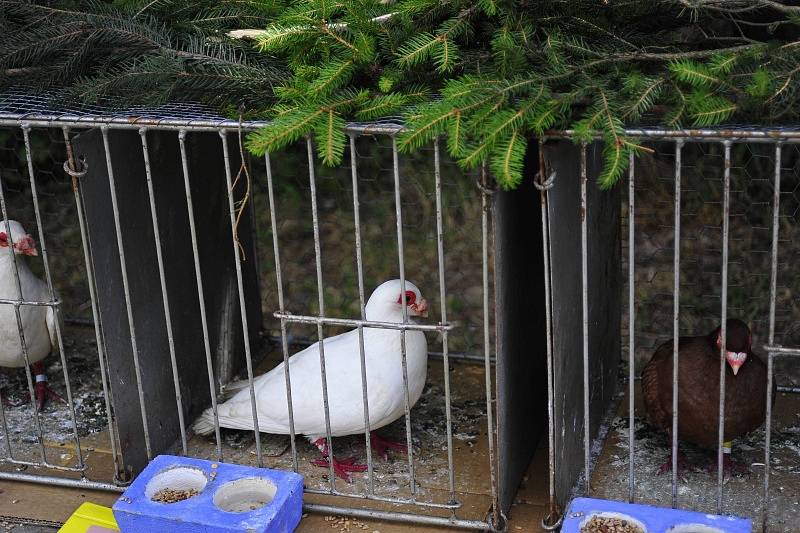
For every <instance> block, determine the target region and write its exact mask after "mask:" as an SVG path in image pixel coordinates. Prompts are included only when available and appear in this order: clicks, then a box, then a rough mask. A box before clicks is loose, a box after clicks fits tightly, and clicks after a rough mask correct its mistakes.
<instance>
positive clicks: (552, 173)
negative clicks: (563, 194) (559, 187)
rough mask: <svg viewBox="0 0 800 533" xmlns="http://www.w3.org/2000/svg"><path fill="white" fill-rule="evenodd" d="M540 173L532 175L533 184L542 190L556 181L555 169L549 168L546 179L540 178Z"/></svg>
mask: <svg viewBox="0 0 800 533" xmlns="http://www.w3.org/2000/svg"><path fill="white" fill-rule="evenodd" d="M542 175H543V174H542V172H541V171H540V172H537V173H536V175H535V176H534V177H533V186H534V187H536V188H537V189H539V190H540V191H542V192H544V191H548V190H550V189H552V188H553V185H555V183H556V171H555V170H551V171H550V175H549V176H548V177H547V179H546V180H543V179H542Z"/></svg>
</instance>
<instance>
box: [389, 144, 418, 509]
mask: <svg viewBox="0 0 800 533" xmlns="http://www.w3.org/2000/svg"><path fill="white" fill-rule="evenodd" d="M392 169H393V175H394V206H395V220H396V223H397V261H398V269H399V272H400V287H401V290H400V301H401V306H402V308H403V324H404V325H405V324H407V323H408V307H407V305H408V302H407V301H406V267H405V256H404V252H403V209H402V203H401V200H400V163H399V161H398V155H397V138H396V137H394V136H393V137H392ZM400 357H401V361H402V368H403V393H404V397H403V399H404V401H405V411H406V442H407V446H408V472H409V478H410V482H411V494H416V493H417V481H416V479H415V477H414V445H413V442H411V400H410V398H409V392H408V360H407V354H406V330H405V329H401V330H400Z"/></svg>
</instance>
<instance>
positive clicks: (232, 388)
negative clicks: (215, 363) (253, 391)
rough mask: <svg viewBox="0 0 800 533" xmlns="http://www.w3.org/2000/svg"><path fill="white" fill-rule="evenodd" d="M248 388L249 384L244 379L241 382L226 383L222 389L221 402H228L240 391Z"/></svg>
mask: <svg viewBox="0 0 800 533" xmlns="http://www.w3.org/2000/svg"><path fill="white" fill-rule="evenodd" d="M249 386H250V382H249V381H248V380H246V379H243V380H241V381H232V382H231V383H228V384H227V385H225V386H224V387H223V388H222V401H225V400H230V399H231V398H232V397H233V396H234V394H236V393H237V392H239V391H240V390H242V389H246V388H247V387H249Z"/></svg>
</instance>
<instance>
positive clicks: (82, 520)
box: [58, 502, 119, 533]
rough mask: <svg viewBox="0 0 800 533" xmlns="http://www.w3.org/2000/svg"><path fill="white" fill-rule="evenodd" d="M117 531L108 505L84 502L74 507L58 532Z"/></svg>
mask: <svg viewBox="0 0 800 533" xmlns="http://www.w3.org/2000/svg"><path fill="white" fill-rule="evenodd" d="M106 531H119V528H118V527H117V522H116V521H115V520H114V514H113V513H112V512H111V508H110V507H103V506H102V505H97V504H95V503H90V502H86V503H83V504H81V506H80V507H78V508H77V509H75V512H74V513H72V516H70V517H69V520H67V521H66V523H64V525H63V526H61V529H59V530H58V533H105V532H106Z"/></svg>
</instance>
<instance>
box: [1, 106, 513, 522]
mask: <svg viewBox="0 0 800 533" xmlns="http://www.w3.org/2000/svg"><path fill="white" fill-rule="evenodd" d="M178 114H179V115H182V114H185V112H184V110H179V113H178ZM161 116H163V111H162V113H161ZM265 124H266V122H261V121H248V122H244V121H242V122H238V121H232V120H214V119H208V118H204V119H185V118H167V119H165V118H147V117H141V116H140V117H136V118H132V117H131V116H130V115H121V116H111V117H107V116H99V115H96V114H44V113H23V114H19V113H13V112H0V127H11V128H21V129H22V131H23V134H24V138H25V155H26V160H27V168H28V178H29V183H30V186H31V190H32V191H33V202H34V207H35V211H36V215H37V228H38V236H39V241H40V248H41V252H42V257H43V260H44V264H45V267H46V271H47V275H48V284H49V287H50V289H51V299H50V300H49V301H41V302H39V301H24V300H21V299H20V300H0V305H2V304H8V305H13V306H14V307H15V309H16V310H17V314H18V309H19V307H20V306H26V305H37V306H48V307H52V308H53V309H55V310H56V312H58V313H61V312H62V311H61V302H60V301H59V300H58V299H57V298H56V297H55V293H54V292H53V286H52V281H51V279H50V274H49V262H48V257H47V249H46V242H45V240H44V230H43V226H42V221H41V217H40V216H39V203H38V197H37V195H36V179H35V171H34V165H33V160H32V153H31V146H30V138H29V134H30V131H31V130H32V129H33V128H45V129H53V128H58V129H61V130H62V132H63V138H64V142H65V145H66V150H67V161H66V162H65V163H64V171H65V172H66V173H67V174H69V175H70V176H71V177H72V184H73V191H74V195H75V202H76V206H77V214H78V220H79V223H80V231H81V238H82V242H83V249H84V260H85V268H86V272H87V277H88V280H89V286H90V296H91V300H92V315H93V321H94V325H95V333H96V339H97V346H98V356H99V359H100V367H101V371H102V376H101V378H102V382H103V387H104V396H105V400H106V413H107V414H108V413H110V412H111V406H110V405H109V394H108V376H107V375H106V371H105V368H106V366H105V360H104V353H103V352H104V350H103V342H102V341H103V339H102V332H101V324H100V316H99V312H98V306H97V294H96V293H97V288H96V286H95V282H94V279H95V278H94V273H93V271H92V255H91V249H90V246H89V242H88V238H87V228H86V224H87V221H86V215H85V212H84V202H83V199H82V197H81V183H80V182H81V177H83V176H84V175H85V173H86V162H82V161H80V160H78V159H76V157H75V155H74V151H73V147H72V134H73V133H74V132H75V131H76V130H85V129H92V128H99V129H100V131H101V133H102V142H103V148H104V151H105V155H106V158H105V165H106V171H107V176H108V180H109V185H110V189H111V200H112V208H113V214H114V230H115V233H116V237H117V243H118V250H117V251H118V255H119V262H120V266H121V270H122V282H123V290H124V294H125V308H126V313H127V317H128V326H129V328H130V332H131V335H130V343H131V348H132V353H133V362H134V367H135V369H136V382H137V383H136V386H137V388H138V395H139V410H140V413H141V416H142V423H143V429H144V441H145V446H146V450H147V457H148V459H152V458H153V450H152V447H151V444H150V430H149V427H148V417H147V405H146V402H145V401H144V391H143V388H142V376H141V371H140V364H139V353H138V350H137V344H136V342H137V341H136V333H135V325H134V321H133V310H132V307H131V293H130V288H129V283H128V271H127V267H126V259H125V249H124V246H123V240H122V227H121V220H120V211H119V205H118V202H119V198H118V194H117V192H116V185H115V179H114V167H113V164H112V160H111V155H110V141H109V131H111V130H134V131H137V132H138V133H139V136H140V138H141V143H142V150H143V164H144V168H145V175H146V178H147V180H146V181H147V192H148V198H149V201H150V209H151V217H152V226H153V231H154V235H155V243H154V244H155V250H156V256H157V262H158V272H159V278H160V290H161V294H162V298H163V303H164V313H165V321H166V330H167V337H168V340H169V352H170V363H171V371H172V376H173V380H174V384H175V395H176V402H177V411H178V421H179V426H180V443H181V444H180V447H181V449H182V451H183V453H184V454H187V453H188V452H187V448H188V447H187V442H188V439H187V430H186V422H185V420H184V415H183V410H182V407H181V406H182V403H181V402H182V400H181V390H180V385H179V371H178V365H177V362H176V354H175V346H174V342H173V331H172V323H171V318H170V317H171V314H170V305H169V297H168V294H167V282H166V279H165V268H164V260H163V257H162V242H161V238H160V236H159V221H158V216H157V213H156V208H155V202H156V199H155V193H154V188H153V180H152V172H151V164H150V158H149V150H148V139H147V134H148V132H151V131H168V132H174V133H175V134H176V135H177V136H178V140H179V146H180V157H181V165H182V168H183V179H184V186H185V192H186V200H187V204H188V206H189V209H188V214H189V217H188V224H189V228H190V232H191V240H192V250H193V257H194V265H193V267H194V272H195V276H196V280H197V293H198V299H199V301H200V302H201V305H200V314H201V318H202V320H201V326H202V331H203V340H204V348H205V356H206V359H205V361H206V365H207V371H208V376H209V386H210V389H211V403H212V405H211V407H212V409H213V412H214V419H215V440H216V452H217V458H218V460H220V461H222V460H223V453H222V440H221V436H220V425H219V420H218V418H217V399H216V397H217V391H216V387H215V381H214V369H213V365H212V358H211V348H210V345H209V324H208V322H207V320H206V313H205V307H204V305H203V304H202V302H204V301H205V298H204V294H203V283H202V265H201V263H200V259H199V253H198V245H197V232H196V230H195V215H194V209H193V207H192V206H193V204H192V196H191V190H190V176H189V167H188V164H187V150H186V143H185V141H186V137H187V135H189V134H191V133H194V132H206V133H209V132H216V133H218V134H219V137H220V142H221V146H222V151H223V155H224V160H225V183H226V188H227V191H228V207H229V217H230V224H231V230H232V235H234V236H235V235H236V223H237V221H236V217H237V211H236V206H235V205H234V197H233V193H232V191H233V185H234V184H233V180H234V178H233V175H232V170H231V154H230V151H231V149H230V147H229V142H228V135H230V134H236V133H237V132H238V133H239V134H241V132H247V131H252V130H255V129H258V128H260V127H263V126H264V125H265ZM402 129H403V127H402V125H400V124H398V123H395V122H384V123H371V124H350V125H348V127H347V134H348V135H349V138H350V148H351V164H352V167H351V168H352V170H351V172H352V184H353V191H354V194H353V209H354V216H355V240H356V262H357V268H358V292H359V303H360V310H361V318H360V319H357V320H354V319H344V318H336V317H329V316H326V314H325V301H324V296H323V281H322V263H321V251H320V235H319V220H318V207H317V185H316V181H315V171H314V167H315V155H314V148H313V143H312V140H311V138H306V141H305V144H306V148H307V153H308V165H309V166H308V178H309V185H310V188H311V204H312V219H313V236H314V250H315V260H316V261H315V263H316V264H315V266H316V277H317V287H318V291H317V292H318V305H319V310H320V313H319V315H318V316H308V315H295V314H291V313H289V312H287V311H285V309H284V291H283V279H282V271H281V263H280V247H279V243H278V237H277V221H276V217H275V216H274V214H275V198H274V191H273V178H272V170H271V163H270V154H269V153H267V154H266V155H265V163H266V169H267V191H268V201H269V208H270V213H271V215H270V219H271V224H272V235H273V252H274V256H275V261H276V272H275V275H276V283H277V287H278V302H277V304H278V305H277V309H276V310H275V312H274V313H273V316H274V317H275V318H277V319H279V321H280V328H281V346H282V350H283V357H284V359H283V361H284V362H286V361H288V358H289V343H288V339H287V324H290V323H301V324H313V325H316V326H317V332H318V335H319V339H320V359H321V367H320V369H321V373H322V382H323V400H324V410H325V419H326V440H327V445H328V450H329V454H330V455H329V456H330V457H333V454H334V451H333V442H332V437H331V429H330V415H329V406H328V401H327V384H326V380H325V363H324V357H325V356H324V334H323V326H329V325H336V326H350V327H353V328H356V329H357V330H358V332H359V344H360V360H361V379H362V393H363V401H364V416H365V425H366V427H365V437H366V442H367V446H366V454H367V468H368V470H367V473H368V474H367V475H368V478H369V481H368V484H369V489H368V491H367V493H365V494H361V495H355V494H353V493H349V492H342V491H340V490H338V489H337V488H336V475H335V474H334V470H333V464H332V461H329V475H328V480H329V481H328V482H329V487H328V489H327V490H321V489H313V488H306V492H307V493H312V494H323V495H332V496H344V497H349V498H354V497H355V498H358V499H362V500H373V501H378V502H384V503H388V504H398V505H413V506H417V507H418V508H420V509H424V508H429V509H439V510H440V511H441V510H444V511H447V512H448V513H449V515H450V516H449V517H440V516H431V515H425V514H419V515H417V514H412V513H404V512H396V511H385V510H378V509H357V508H349V507H343V506H335V505H323V504H315V503H306V504H305V505H304V508H305V509H306V510H308V511H316V512H321V513H335V514H340V515H349V516H354V517H360V518H374V519H388V520H395V521H401V522H411V523H418V524H428V525H436V526H449V527H455V528H460V529H471V530H484V529H487V528H489V529H496V527H495V526H494V525H493V524H501V523H502V520H503V518H502V517H501V516H500V513H499V512H498V509H497V505H496V502H497V487H496V483H497V481H496V472H495V461H496V459H495V458H496V453H495V442H494V435H495V425H494V421H493V409H494V408H493V400H492V379H491V374H492V371H491V367H492V365H493V357H492V350H491V343H490V328H489V318H488V316H489V309H490V297H491V296H490V293H489V268H488V256H489V201H490V200H489V198H488V193H489V192H488V191H487V190H484V191H483V193H482V195H483V199H482V205H483V209H482V220H481V228H482V253H483V261H482V262H483V274H482V276H483V313H484V315H483V316H484V319H483V322H484V328H483V334H484V357H483V358H482V362H483V364H484V369H485V372H486V380H485V387H486V409H487V421H488V422H487V424H488V427H487V433H488V435H489V436H490V437H489V438H488V442H489V464H488V465H487V466H488V467H489V470H490V477H491V493H492V494H491V498H492V502H493V504H492V511H491V512H490V514H489V515H488V516H487V518H486V520H468V519H462V518H459V517H458V516H457V510H458V508H459V507H461V503H459V502H458V501H457V498H456V486H455V474H454V471H455V470H454V464H453V463H454V460H453V435H452V420H451V406H450V381H449V375H448V372H447V369H448V366H449V362H450V360H451V357H450V354H449V352H448V332H449V331H450V330H451V329H452V328H453V327H454V326H453V325H452V324H449V323H447V309H446V303H445V302H446V301H447V300H446V290H445V277H444V230H443V217H442V180H441V171H440V156H439V144H438V141H437V142H436V143H434V165H435V167H434V173H435V180H436V191H435V193H436V225H437V256H438V260H439V266H438V271H439V295H440V299H441V310H440V312H441V317H442V322H441V323H439V324H415V323H412V322H410V321H409V320H408V316H407V309H405V308H404V317H403V323H398V324H396V323H389V322H376V321H369V320H367V319H366V315H365V304H366V301H365V296H364V295H365V293H364V279H363V277H364V276H363V261H362V251H361V229H360V222H359V196H358V165H357V160H358V158H357V156H356V152H355V150H354V147H355V140H356V138H357V137H358V136H360V135H385V136H390V137H391V138H392V154H393V177H394V201H395V210H396V217H397V226H396V232H397V243H398V268H399V272H400V279H401V283H404V281H405V265H404V262H403V261H404V258H403V225H402V208H401V200H400V171H399V163H398V151H397V145H396V142H395V136H396V135H397V134H398V133H399V132H401V131H402ZM483 175H484V179H486V173H485V172H484V174H483ZM0 200H2V215H3V218H5V219H8V217H7V210H6V205H5V195H4V193H3V191H2V187H0ZM231 245H232V248H233V253H234V257H235V263H236V275H237V283H238V295H239V306H240V307H239V308H240V311H241V313H242V314H241V317H242V329H243V334H244V337H243V338H244V354H245V360H246V364H245V367H246V371H247V381H248V386H249V390H250V400H251V405H252V411H253V420H254V431H253V434H254V438H255V452H256V456H257V464H258V465H259V466H263V464H264V463H263V457H262V449H261V436H260V432H259V428H258V418H257V415H256V412H257V411H256V399H255V391H254V387H253V379H254V373H253V366H254V365H253V357H252V354H251V347H250V341H249V338H250V337H249V325H248V323H247V313H246V312H245V301H244V294H245V288H244V282H243V276H242V268H241V260H240V250H239V246H238V243H237V240H236V238H235V237H234V238H233V239H232V240H231ZM12 253H13V252H12ZM15 267H16V257H15ZM20 294H21V292H20ZM403 297H405V294H403ZM365 327H368V328H379V329H391V330H399V331H401V332H402V337H401V339H402V341H401V352H402V362H403V381H404V385H405V398H404V400H405V413H406V416H405V421H406V443H407V445H408V466H409V471H410V479H411V482H410V485H411V493H412V497H411V498H408V499H406V498H391V497H385V496H380V495H378V494H376V493H375V479H374V473H373V461H372V453H371V450H370V446H369V443H370V427H369V415H368V413H369V411H368V404H367V383H366V366H365V354H364V344H363V340H364V339H363V328H365ZM406 331H422V332H438V333H440V335H441V338H442V360H443V365H444V368H445V372H444V388H445V398H446V401H445V406H446V409H445V414H446V430H447V459H448V485H449V492H450V501H449V502H448V503H434V502H426V501H423V500H418V499H417V497H416V481H415V476H414V459H413V448H412V441H411V438H412V435H411V418H410V405H409V392H408V375H407V369H406V353H405V351H406V347H405V332H406ZM19 333H20V338H21V339H23V346H24V332H23V330H22V326H21V323H20V324H19ZM58 335H59V343H60V344H61V331H60V329H59V333H58ZM63 353H64V352H63V345H62V346H61V354H62V363H63V368H64V372H65V373H66V372H67V364H66V361H65V360H63V358H64V355H63ZM454 355H455V357H453V359H456V358H459V355H458V354H454ZM24 357H25V361H26V363H28V362H29V361H28V356H27V351H25V350H24ZM465 359H466V358H465ZM470 359H471V358H470ZM284 369H285V378H286V389H287V399H288V403H289V406H288V407H289V426H290V433H289V436H290V443H291V453H292V466H293V469H294V470H295V471H297V468H298V459H297V448H296V443H295V438H296V435H295V431H294V420H293V416H292V412H293V411H292V404H291V402H292V392H291V387H292V385H291V378H290V376H289V369H288V365H284ZM27 372H28V376H27V377H28V383H29V388H30V390H31V395H32V391H33V384H32V381H31V379H32V376H31V373H30V368H28V370H27ZM65 375H66V374H65ZM66 387H67V395H68V402H69V408H70V414H71V416H72V419H73V429H74V432H75V441H76V446H77V451H78V453H77V465H76V466H75V467H70V468H65V467H61V466H59V465H53V464H51V463H49V462H48V461H47V458H46V452H45V447H44V443H43V440H42V438H41V429H39V433H38V434H39V439H38V441H39V448H40V453H41V457H42V460H41V461H40V462H30V461H19V460H16V459H14V457H13V453H12V451H11V448H10V443H9V449H8V453H9V458H8V459H2V461H5V462H11V463H14V464H23V465H26V466H40V467H46V468H55V469H66V470H69V471H70V472H78V473H79V474H80V476H81V479H67V478H61V477H57V476H53V475H38V474H25V473H20V472H13V473H9V472H0V479H9V480H16V481H29V482H41V483H48V484H52V485H59V486H67V487H78V488H83V489H100V490H109V491H118V492H120V491H122V490H124V485H123V482H122V481H121V480H119V479H115V480H114V482H112V483H103V482H98V481H93V480H89V479H87V478H86V476H85V470H86V464H85V463H84V458H83V455H82V454H81V451H80V438H79V436H78V433H77V424H76V422H75V408H74V404H73V402H72V392H71V389H70V385H69V379H68V376H67V377H66ZM34 411H35V409H34ZM0 413H3V416H4V410H3V409H2V406H0ZM34 416H35V419H36V422H37V427H39V420H40V416H41V415H40V414H39V413H38V412H36V413H34ZM108 427H109V432H110V433H111V443H112V448H113V449H112V456H113V459H114V469H115V471H116V472H120V470H121V469H120V465H119V464H117V463H118V451H117V449H116V445H115V442H116V439H115V437H114V434H113V432H114V421H113V420H112V419H111V416H110V415H109V416H108ZM497 527H502V526H497Z"/></svg>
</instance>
